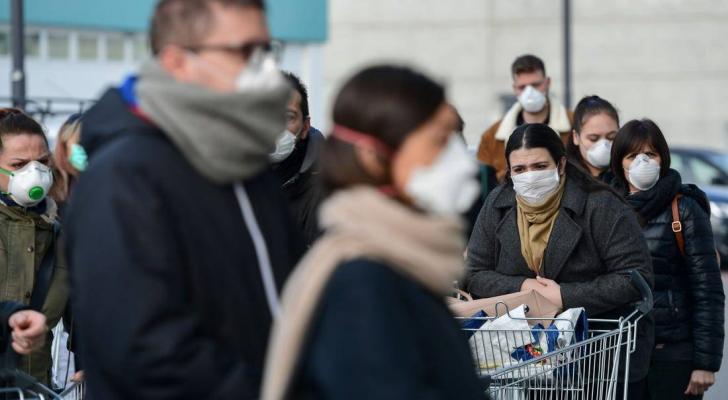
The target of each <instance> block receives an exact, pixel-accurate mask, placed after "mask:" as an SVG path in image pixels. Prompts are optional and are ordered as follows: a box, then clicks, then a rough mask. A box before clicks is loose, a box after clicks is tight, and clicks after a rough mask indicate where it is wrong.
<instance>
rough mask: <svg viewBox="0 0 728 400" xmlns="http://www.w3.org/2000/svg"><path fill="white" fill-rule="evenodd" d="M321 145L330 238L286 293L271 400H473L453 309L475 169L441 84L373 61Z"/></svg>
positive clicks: (271, 353) (275, 337)
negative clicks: (449, 297) (450, 298)
mask: <svg viewBox="0 0 728 400" xmlns="http://www.w3.org/2000/svg"><path fill="white" fill-rule="evenodd" d="M333 121H334V128H333V132H332V133H331V136H329V138H328V139H327V141H326V144H325V147H324V149H323V153H322V159H321V161H322V169H321V171H322V179H323V182H324V185H325V187H326V190H327V191H328V192H330V196H329V197H328V198H327V199H326V200H325V201H324V203H323V204H322V205H321V212H320V221H321V225H322V227H323V228H325V231H324V232H325V233H324V235H323V236H322V237H321V238H320V239H319V240H318V241H317V242H316V243H315V244H314V246H313V247H312V248H311V250H310V251H309V252H308V254H307V255H306V256H305V257H304V258H303V260H302V262H301V263H300V264H299V265H298V266H297V267H296V270H295V271H294V273H293V275H292V276H291V278H290V279H289V281H288V282H287V284H286V287H285V289H284V292H283V300H282V301H283V306H282V314H281V318H280V319H278V320H277V321H276V324H275V325H274V328H273V333H272V337H271V342H270V344H269V346H268V356H267V362H266V372H265V378H264V381H263V392H262V399H264V400H275V399H285V398H290V399H320V398H327V399H424V398H432V399H443V398H457V399H478V398H483V397H484V394H483V393H485V388H483V387H482V385H480V383H479V381H478V379H477V378H476V375H475V370H474V368H473V364H472V358H471V355H470V352H469V349H468V346H467V343H466V341H465V340H464V339H463V337H462V336H461V332H460V331H459V327H458V324H457V323H455V321H454V319H453V317H452V315H451V314H450V312H449V311H448V309H447V306H446V305H445V303H444V296H445V294H446V293H447V292H448V291H449V290H451V288H452V284H453V281H455V280H457V279H459V278H460V276H461V275H462V273H463V272H464V269H463V265H462V263H463V259H462V254H463V250H464V245H465V243H464V241H463V237H464V236H463V233H462V229H463V226H462V224H461V222H460V221H459V219H458V218H457V215H458V213H460V212H463V211H464V210H466V209H467V208H468V207H469V206H470V203H472V201H473V200H474V198H475V197H477V195H478V183H477V180H476V179H475V173H476V171H477V167H476V165H475V163H474V162H473V161H472V159H470V158H469V157H468V156H467V150H466V148H465V145H464V143H463V141H462V140H461V139H460V138H459V137H458V136H457V135H455V134H454V133H453V130H454V129H455V126H456V124H457V121H456V116H455V113H454V112H453V110H452V108H451V107H450V106H449V105H448V104H447V103H446V101H445V94H444V89H443V88H442V87H441V86H440V85H439V84H437V83H435V82H433V81H432V80H430V79H429V78H427V77H425V76H424V75H421V74H420V73H418V72H415V71H412V70H410V69H408V68H404V67H397V66H387V65H382V66H373V67H369V68H366V69H364V70H363V71H361V72H359V73H357V74H356V75H354V76H353V77H352V78H350V79H349V80H348V81H347V82H346V83H345V84H344V86H343V87H342V89H341V91H340V92H339V94H338V96H337V97H336V100H335V104H334V110H333Z"/></svg>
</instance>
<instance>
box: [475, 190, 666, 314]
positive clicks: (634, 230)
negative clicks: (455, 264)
mask: <svg viewBox="0 0 728 400" xmlns="http://www.w3.org/2000/svg"><path fill="white" fill-rule="evenodd" d="M467 266H468V274H467V278H466V288H467V290H468V291H469V292H470V293H471V294H472V295H473V296H474V297H478V298H482V297H493V296H499V295H503V294H507V293H513V292H518V291H519V290H520V288H521V284H522V283H523V281H524V280H526V279H527V278H535V277H536V275H535V274H534V272H533V271H531V270H530V269H529V268H528V265H527V264H526V260H525V259H524V258H523V256H522V255H521V241H520V237H519V235H518V224H517V222H516V197H515V192H514V190H513V187H512V184H510V183H504V184H503V185H501V186H499V187H498V188H496V189H495V190H494V191H493V192H492V193H491V194H490V196H488V199H487V200H486V203H485V205H484V206H483V209H482V210H481V211H480V215H479V216H478V220H477V222H476V223H475V227H474V229H473V234H472V236H471V238H470V243H469V245H468V257H467ZM633 269H634V270H637V271H639V272H640V273H641V275H642V276H643V277H644V278H645V279H646V280H647V282H648V283H649V284H650V285H652V281H653V276H652V261H651V258H650V253H649V251H648V249H647V245H646V244H645V241H644V239H643V237H642V231H641V228H640V226H639V223H638V222H637V216H636V214H635V212H634V211H633V210H632V209H631V208H630V207H629V206H628V205H627V204H625V203H624V202H622V201H620V200H619V198H618V197H617V195H615V194H614V193H612V192H611V191H606V190H598V191H594V192H591V193H588V192H586V191H585V190H584V189H582V188H581V187H580V186H579V185H578V184H577V183H575V182H574V181H573V180H569V179H568V178H567V181H566V184H565V188H564V195H563V197H562V200H561V209H560V210H559V215H558V216H557V217H556V222H555V223H554V227H553V230H552V231H551V236H550V237H549V242H548V245H547V247H546V252H545V254H544V261H543V267H542V270H541V272H542V274H543V276H544V277H546V278H549V279H553V280H554V281H556V282H557V283H558V284H559V285H561V298H562V301H563V306H564V309H567V308H571V307H584V308H586V311H587V315H589V316H590V317H594V316H598V315H601V314H604V313H605V312H608V311H610V310H616V309H620V308H623V307H624V306H625V305H627V304H629V303H631V302H634V301H637V300H638V299H639V292H638V291H637V289H636V288H635V287H634V286H633V285H632V284H631V283H630V278H629V271H630V270H633Z"/></svg>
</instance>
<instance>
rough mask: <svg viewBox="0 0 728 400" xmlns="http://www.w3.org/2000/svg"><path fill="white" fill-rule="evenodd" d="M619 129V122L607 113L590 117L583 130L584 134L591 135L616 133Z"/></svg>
mask: <svg viewBox="0 0 728 400" xmlns="http://www.w3.org/2000/svg"><path fill="white" fill-rule="evenodd" d="M618 128H619V127H618V126H617V121H615V120H614V118H612V117H610V116H609V115H607V114H605V113H599V114H595V115H592V116H590V117H589V118H588V119H587V120H586V121H585V122H584V125H583V126H582V128H581V131H582V133H584V134H586V135H589V134H592V133H609V132H613V131H616V130H617V129H618Z"/></svg>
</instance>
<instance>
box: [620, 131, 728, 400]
mask: <svg viewBox="0 0 728 400" xmlns="http://www.w3.org/2000/svg"><path fill="white" fill-rule="evenodd" d="M611 165H612V170H613V171H614V176H615V181H614V185H615V187H616V188H617V190H618V191H620V192H621V193H622V194H623V195H624V196H625V198H626V199H627V202H628V203H629V204H630V205H631V206H632V207H633V208H634V209H635V210H637V212H638V213H639V216H640V219H641V220H642V221H641V222H642V233H643V235H644V237H645V239H646V240H647V246H648V247H649V250H650V254H651V255H652V265H653V269H654V273H655V312H654V315H655V324H656V325H655V348H654V350H653V351H652V363H651V366H650V373H649V380H648V391H649V393H650V397H651V398H653V399H682V398H700V397H702V394H703V392H704V391H705V390H707V389H708V388H709V387H710V386H711V385H712V384H713V383H714V382H715V374H714V373H715V372H716V371H718V369H719V368H720V364H721V360H722V353H723V351H722V350H723V339H724V331H723V329H724V328H723V323H724V321H723V320H724V312H723V307H724V302H725V295H724V293H723V286H722V284H721V278H720V269H719V266H718V261H717V259H716V253H715V247H714V246H715V245H714V242H713V231H712V229H711V226H710V208H709V207H710V206H709V203H708V199H707V198H706V196H705V194H704V193H703V192H702V191H701V190H700V189H698V188H697V187H696V186H695V185H683V184H682V181H681V178H680V174H679V173H678V172H677V171H675V170H674V169H671V168H670V149H669V148H668V146H667V141H666V140H665V137H664V136H663V134H662V132H661V131H660V128H659V127H658V126H657V125H656V124H655V123H654V122H652V121H650V120H648V119H644V120H641V121H637V120H633V121H630V122H628V123H626V124H625V125H624V126H623V127H622V129H620V130H619V133H618V134H617V137H616V138H615V140H614V147H613V149H612V164H611Z"/></svg>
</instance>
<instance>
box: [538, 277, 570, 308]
mask: <svg viewBox="0 0 728 400" xmlns="http://www.w3.org/2000/svg"><path fill="white" fill-rule="evenodd" d="M536 281H538V283H539V284H540V285H541V287H540V288H536V291H538V292H539V293H540V294H541V295H542V296H543V297H545V298H546V299H548V301H550V302H552V303H554V304H556V305H557V306H559V308H561V307H563V306H564V304H563V302H562V301H561V286H560V285H559V284H558V283H556V281H554V280H552V279H548V278H543V277H540V276H537V277H536Z"/></svg>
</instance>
